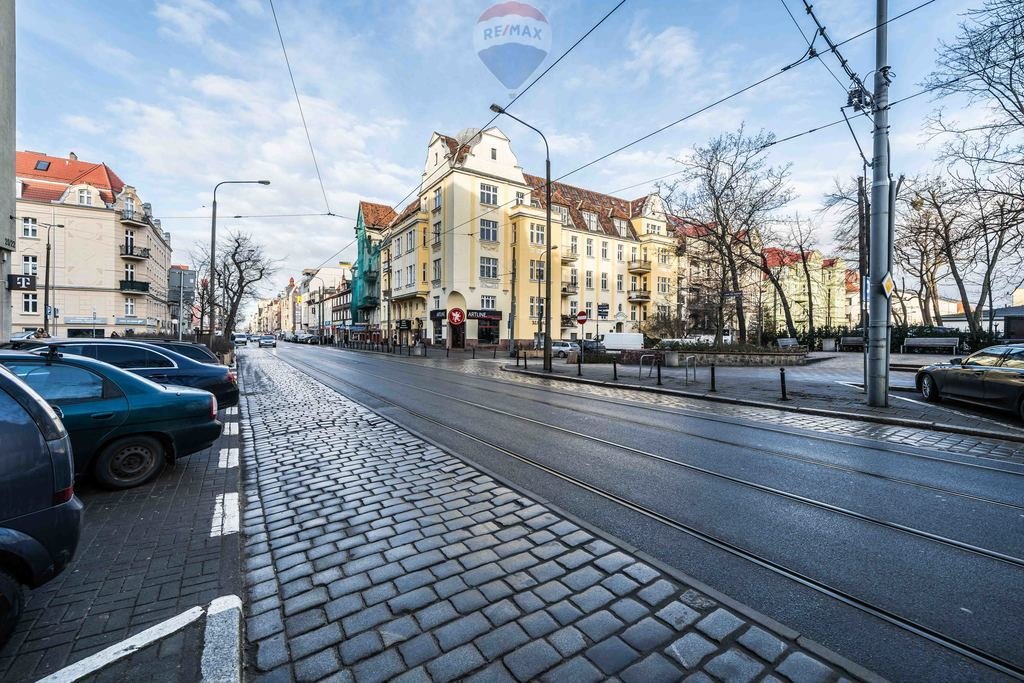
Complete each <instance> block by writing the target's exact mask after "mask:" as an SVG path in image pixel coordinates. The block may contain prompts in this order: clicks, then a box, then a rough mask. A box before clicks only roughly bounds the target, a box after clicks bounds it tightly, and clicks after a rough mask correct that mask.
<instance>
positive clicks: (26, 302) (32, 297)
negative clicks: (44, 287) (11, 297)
mask: <svg viewBox="0 0 1024 683" xmlns="http://www.w3.org/2000/svg"><path fill="white" fill-rule="evenodd" d="M21 312H22V313H39V295H38V294H22V295H21Z"/></svg>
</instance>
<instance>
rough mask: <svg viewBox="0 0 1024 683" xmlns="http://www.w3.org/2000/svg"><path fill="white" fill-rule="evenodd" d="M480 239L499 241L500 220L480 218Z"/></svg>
mask: <svg viewBox="0 0 1024 683" xmlns="http://www.w3.org/2000/svg"><path fill="white" fill-rule="evenodd" d="M480 240H481V241H483V242H497V241H498V221H492V220H490V219H488V218H481V219H480Z"/></svg>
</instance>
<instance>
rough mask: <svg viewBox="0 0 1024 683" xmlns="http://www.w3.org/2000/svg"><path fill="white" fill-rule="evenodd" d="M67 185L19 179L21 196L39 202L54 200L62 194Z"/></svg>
mask: <svg viewBox="0 0 1024 683" xmlns="http://www.w3.org/2000/svg"><path fill="white" fill-rule="evenodd" d="M66 189H67V185H51V184H50V183H29V182H26V181H21V196H22V197H23V198H24V199H34V200H36V201H40V202H55V201H57V200H58V199H60V198H61V197H62V196H63V195H64V190H66Z"/></svg>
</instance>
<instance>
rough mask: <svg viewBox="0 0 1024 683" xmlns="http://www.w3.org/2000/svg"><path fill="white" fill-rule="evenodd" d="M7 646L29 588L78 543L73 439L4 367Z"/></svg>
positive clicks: (2, 526)
mask: <svg viewBox="0 0 1024 683" xmlns="http://www.w3.org/2000/svg"><path fill="white" fill-rule="evenodd" d="M0 434H3V453H4V456H3V457H2V458H0V647H3V644H4V643H5V642H6V641H7V639H8V638H10V636H11V633H13V632H14V628H15V626H16V625H17V623H18V619H19V618H20V617H21V613H22V609H23V607H24V588H25V587H27V588H36V587H38V586H41V585H42V584H44V583H46V582H47V581H49V580H50V579H52V578H53V577H55V576H57V575H58V574H60V573H61V571H63V569H64V567H66V566H67V564H68V563H69V562H70V561H71V558H72V557H73V556H74V554H75V549H76V547H77V546H78V538H79V535H80V533H81V528H82V503H81V502H80V501H79V500H78V498H76V497H75V489H74V483H75V472H74V465H73V462H72V456H71V441H70V439H69V437H68V433H67V430H66V429H65V428H64V425H63V423H62V422H61V420H60V417H59V416H58V415H57V413H56V411H55V410H54V409H53V408H52V407H51V406H50V405H49V404H48V403H47V402H46V401H45V400H44V399H43V398H42V397H41V396H40V395H39V394H38V393H36V392H35V391H33V390H32V389H31V388H30V387H29V386H28V385H27V384H25V383H24V382H23V381H21V380H20V379H18V378H17V377H16V376H15V375H14V374H13V373H11V372H10V371H9V370H7V369H6V368H3V367H0Z"/></svg>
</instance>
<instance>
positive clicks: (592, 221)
mask: <svg viewBox="0 0 1024 683" xmlns="http://www.w3.org/2000/svg"><path fill="white" fill-rule="evenodd" d="M583 222H584V223H586V224H587V230H590V231H596V230H597V214H596V213H593V212H592V211H584V212H583Z"/></svg>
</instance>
